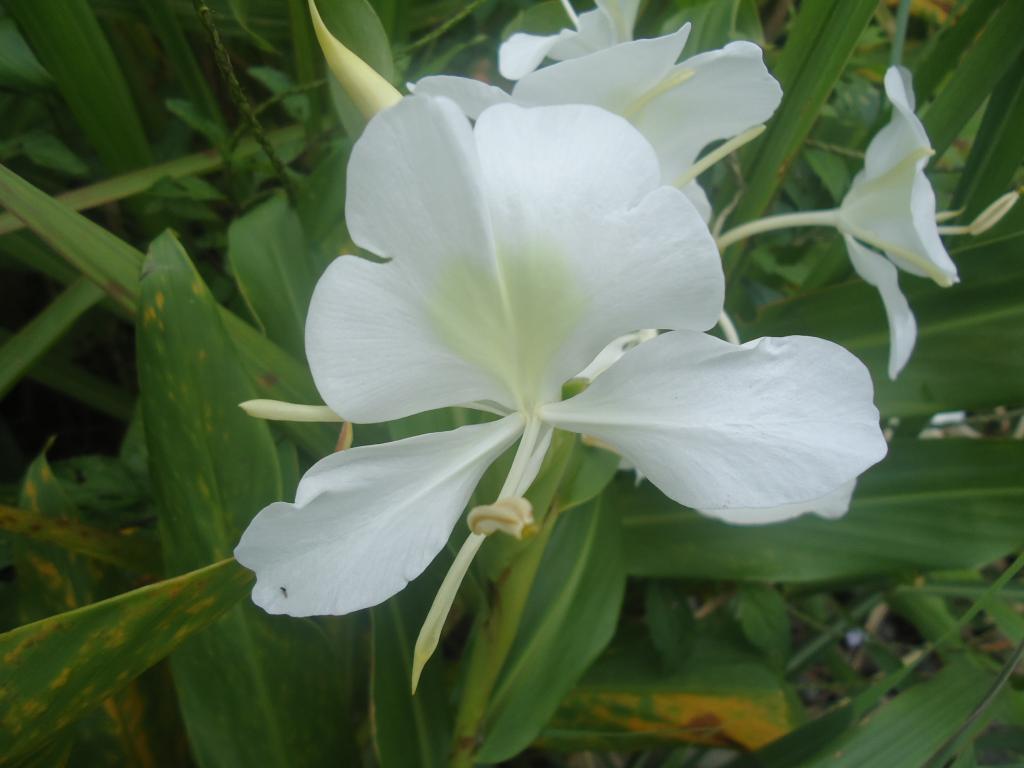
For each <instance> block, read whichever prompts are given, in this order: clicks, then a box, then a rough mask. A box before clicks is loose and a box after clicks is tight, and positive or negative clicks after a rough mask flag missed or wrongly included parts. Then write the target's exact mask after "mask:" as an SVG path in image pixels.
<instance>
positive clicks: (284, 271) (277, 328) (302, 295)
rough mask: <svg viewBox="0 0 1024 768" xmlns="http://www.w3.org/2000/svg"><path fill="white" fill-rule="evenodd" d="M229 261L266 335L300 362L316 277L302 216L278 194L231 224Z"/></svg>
mask: <svg viewBox="0 0 1024 768" xmlns="http://www.w3.org/2000/svg"><path fill="white" fill-rule="evenodd" d="M228 263H229V264H230V265H231V270H232V272H234V274H235V278H236V279H237V281H238V289H239V290H240V291H241V292H242V295H243V296H244V297H245V301H246V303H247V304H248V305H249V308H250V309H251V310H252V313H253V315H254V316H255V317H256V319H257V320H258V321H259V323H260V325H262V326H263V328H264V329H265V330H266V333H267V336H269V337H270V338H271V339H272V340H273V341H274V342H276V343H277V344H279V345H280V346H281V347H283V348H284V349H287V350H288V351H289V352H291V353H292V354H293V355H295V356H296V357H297V358H299V359H301V358H302V357H303V355H304V352H305V328H306V311H307V310H308V308H309V298H310V296H312V294H313V286H314V284H315V282H316V276H315V275H314V274H313V270H312V268H311V267H310V264H309V257H308V253H307V249H306V244H305V238H304V236H303V232H302V225H301V223H300V222H299V217H298V215H297V214H296V213H295V211H294V210H293V209H292V208H291V207H290V206H289V205H288V200H287V198H285V196H284V195H274V196H273V197H271V198H270V199H268V200H267V201H266V202H264V203H261V204H260V205H259V206H257V207H256V208H253V209H252V210H251V211H249V212H248V213H246V214H245V215H244V216H242V217H241V218H238V219H235V220H234V221H233V222H231V226H230V227H229V228H228Z"/></svg>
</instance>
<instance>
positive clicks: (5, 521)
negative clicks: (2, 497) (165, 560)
mask: <svg viewBox="0 0 1024 768" xmlns="http://www.w3.org/2000/svg"><path fill="white" fill-rule="evenodd" d="M0 531H3V532H5V533H12V534H17V535H20V536H27V537H29V538H32V539H37V540H39V541H44V542H47V543H49V544H53V545H56V546H58V547H60V548H61V549H65V550H67V551H68V552H75V553H77V554H80V555H85V556H86V557H91V558H93V559H95V560H102V561H103V562H105V563H109V564H110V565H116V566H119V567H121V568H129V569H131V570H134V571H139V572H141V573H154V572H156V571H157V570H159V566H160V551H159V550H158V549H157V548H156V547H155V546H153V543H152V542H151V541H148V540H147V539H146V538H145V537H143V536H141V535H140V534H139V532H138V531H132V530H128V531H123V532H122V531H117V532H114V531H108V530H106V529H103V528H96V527H94V526H90V525H87V524H85V523H81V522H78V521H77V520H73V519H70V518H64V517H56V518H54V517H48V516H45V515H41V514H39V513H38V512H31V511H29V510H27V509H19V508H18V507H9V506H7V505H6V504H0Z"/></svg>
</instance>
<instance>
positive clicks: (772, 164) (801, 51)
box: [730, 0, 878, 223]
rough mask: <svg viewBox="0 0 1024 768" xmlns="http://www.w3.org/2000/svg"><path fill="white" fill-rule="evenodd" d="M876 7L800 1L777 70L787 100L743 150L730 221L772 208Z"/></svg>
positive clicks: (862, 0)
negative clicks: (739, 191)
mask: <svg viewBox="0 0 1024 768" xmlns="http://www.w3.org/2000/svg"><path fill="white" fill-rule="evenodd" d="M877 6H878V3H877V2H875V1H874V0H820V1H819V2H814V3H803V4H802V5H800V10H799V12H798V13H797V14H796V17H795V20H794V21H793V23H792V26H791V27H790V30H789V37H788V39H787V40H786V46H785V48H784V49H783V51H782V55H781V56H780V57H779V61H778V64H777V65H776V67H775V72H774V74H775V76H776V78H778V80H779V82H780V83H781V84H782V92H783V97H782V104H780V105H779V109H778V111H777V112H776V113H775V116H774V117H772V119H771V120H770V121H769V123H768V129H767V130H766V131H765V132H764V135H762V136H761V137H760V138H759V139H758V140H757V141H756V142H755V143H754V144H753V145H752V146H751V148H750V151H749V152H747V153H744V154H745V155H746V158H747V159H746V160H745V162H744V167H745V168H746V169H747V170H746V173H745V174H744V179H745V184H746V189H745V191H744V193H743V197H742V198H741V200H740V203H739V205H738V206H737V208H736V210H735V212H734V213H733V215H732V216H731V217H730V221H731V222H737V223H742V222H745V221H749V220H751V219H754V218H756V217H757V216H759V215H760V214H761V213H762V212H763V211H764V210H765V209H766V208H767V207H768V204H769V203H770V202H771V200H772V198H773V197H774V196H775V193H776V192H777V191H778V189H779V185H780V184H781V183H782V181H783V179H784V178H785V176H786V171H787V170H788V169H789V166H790V165H791V164H792V162H793V160H794V159H795V158H796V156H797V154H798V153H799V152H800V148H801V146H802V145H803V141H804V139H805V138H806V137H807V135H808V134H809V133H810V131H811V128H812V127H813V126H814V122H815V121H816V120H817V119H818V114H819V113H820V112H821V108H822V106H824V104H825V102H826V101H827V100H828V97H829V94H830V93H831V92H832V88H833V86H834V85H835V83H836V81H837V80H838V79H839V76H840V75H841V74H842V72H843V69H844V68H845V66H846V62H847V60H848V59H849V58H850V55H851V54H852V53H853V50H854V46H856V44H857V41H858V40H859V39H860V36H861V33H862V32H863V30H864V27H865V26H866V25H867V23H868V21H869V20H870V19H871V15H872V14H873V13H874V11H875V8H876V7H877Z"/></svg>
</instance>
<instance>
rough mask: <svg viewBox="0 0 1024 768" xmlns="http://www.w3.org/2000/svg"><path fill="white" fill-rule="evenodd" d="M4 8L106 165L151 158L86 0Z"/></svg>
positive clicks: (120, 167)
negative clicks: (51, 77) (16, 23)
mask: <svg viewBox="0 0 1024 768" xmlns="http://www.w3.org/2000/svg"><path fill="white" fill-rule="evenodd" d="M6 8H7V10H8V12H9V13H10V14H11V15H12V16H13V17H14V19H15V20H16V21H17V22H18V26H19V27H20V28H21V31H22V32H23V33H24V35H25V37H26V38H27V39H28V42H29V44H30V45H31V46H32V49H33V50H34V51H35V53H36V55H37V56H38V57H39V60H40V61H41V62H42V64H43V66H44V67H46V69H47V71H48V72H49V73H50V74H51V75H53V78H54V80H55V81H56V83H57V88H58V89H59V90H60V92H61V95H62V96H63V97H64V100H65V101H66V102H67V105H68V107H69V108H70V109H71V113H72V114H73V115H74V116H75V120H76V121H77V122H78V125H79V126H80V127H81V129H82V131H83V132H84V133H85V135H86V136H88V138H89V141H90V142H91V143H92V145H93V147H95V149H96V151H97V153H98V154H99V156H100V158H101V159H102V160H103V163H104V165H106V166H107V168H109V169H110V170H111V171H115V172H116V171H126V170H129V169H131V168H137V167H138V166H140V165H146V164H148V163H149V162H151V156H150V151H149V144H148V142H147V140H146V135H145V133H144V132H143V130H142V122H141V120H140V119H139V115H138V112H137V111H136V109H135V103H134V102H133V101H132V97H131V94H130V93H129V91H128V85H127V83H126V82H125V79H124V74H123V73H122V72H121V68H120V67H119V66H118V63H117V59H116V58H115V56H114V52H113V51H112V50H111V48H110V44H109V43H108V42H107V38H106V35H104V34H103V30H102V29H100V25H99V22H97V20H96V16H95V14H94V13H93V11H92V8H91V7H90V5H89V3H88V2H87V0H64V2H61V3H59V4H52V5H51V4H42V5H40V4H39V3H37V2H34V0H7V3H6Z"/></svg>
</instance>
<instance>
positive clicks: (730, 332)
mask: <svg viewBox="0 0 1024 768" xmlns="http://www.w3.org/2000/svg"><path fill="white" fill-rule="evenodd" d="M718 327H719V328H721V329H722V335H723V336H725V340H726V341H728V342H729V343H730V344H737V345H738V344H740V343H741V342H740V335H739V334H738V333H737V332H736V326H735V325H733V322H732V318H730V317H729V316H728V315H727V314H725V310H724V309H723V310H722V314H720V315H719V316H718Z"/></svg>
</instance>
